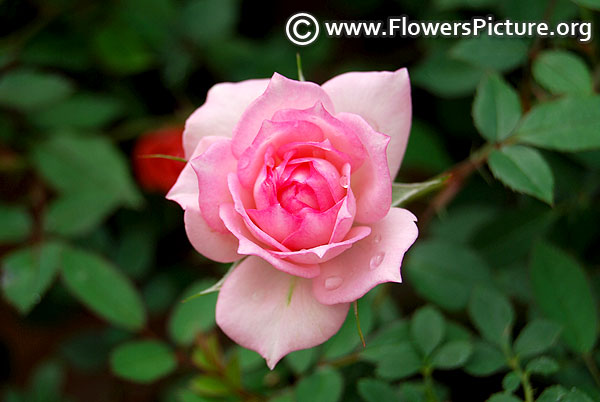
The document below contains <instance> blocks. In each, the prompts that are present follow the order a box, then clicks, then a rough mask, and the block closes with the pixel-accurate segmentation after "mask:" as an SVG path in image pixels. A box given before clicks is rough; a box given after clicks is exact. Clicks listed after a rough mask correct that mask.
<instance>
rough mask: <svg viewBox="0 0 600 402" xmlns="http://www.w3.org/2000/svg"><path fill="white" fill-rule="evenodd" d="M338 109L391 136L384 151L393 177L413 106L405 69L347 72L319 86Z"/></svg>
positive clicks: (404, 142)
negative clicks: (360, 117) (358, 117)
mask: <svg viewBox="0 0 600 402" xmlns="http://www.w3.org/2000/svg"><path fill="white" fill-rule="evenodd" d="M322 88H323V89H324V90H325V92H327V94H329V96H330V97H331V100H332V101H333V104H334V106H335V109H336V111H337V112H350V113H355V114H358V115H360V116H362V117H363V118H364V119H365V120H366V121H367V122H368V123H369V124H370V125H371V126H372V127H373V128H374V129H375V131H378V132H380V133H383V134H386V135H389V136H390V137H392V138H391V141H390V145H389V147H388V150H387V157H388V164H389V168H390V175H391V177H392V178H394V177H396V173H398V169H399V168H400V163H401V162H402V157H403V156H404V151H405V149H406V143H407V142H408V135H409V133H410V123H411V115H412V106H411V100H410V81H409V79H408V72H407V71H406V69H405V68H402V69H400V70H397V71H395V72H389V71H383V72H361V73H346V74H342V75H338V76H337V77H334V78H332V79H331V80H329V81H327V82H326V83H325V84H323V85H322Z"/></svg>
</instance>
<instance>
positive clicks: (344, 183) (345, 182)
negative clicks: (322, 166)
mask: <svg viewBox="0 0 600 402" xmlns="http://www.w3.org/2000/svg"><path fill="white" fill-rule="evenodd" d="M340 186H342V187H344V188H348V186H350V179H349V178H348V176H342V177H340Z"/></svg>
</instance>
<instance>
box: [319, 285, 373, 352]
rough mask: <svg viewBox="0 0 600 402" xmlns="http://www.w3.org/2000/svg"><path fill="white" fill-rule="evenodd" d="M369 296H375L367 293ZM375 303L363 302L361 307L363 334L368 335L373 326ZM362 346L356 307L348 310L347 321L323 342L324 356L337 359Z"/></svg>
mask: <svg viewBox="0 0 600 402" xmlns="http://www.w3.org/2000/svg"><path fill="white" fill-rule="evenodd" d="M366 297H367V298H370V297H373V296H372V295H367V296H366ZM373 318H374V317H373V305H372V303H368V302H365V303H362V304H361V308H360V324H361V329H362V332H363V334H364V335H365V336H366V335H368V334H369V332H370V331H371V328H373V323H374V320H373ZM359 345H360V347H361V348H362V343H361V339H360V336H359V334H358V333H357V327H356V317H355V316H354V309H352V308H351V309H350V311H348V316H347V317H346V321H344V324H342V328H340V330H339V331H338V332H337V333H336V334H335V335H334V336H333V337H331V338H330V339H329V340H328V341H327V342H325V343H324V344H323V356H322V357H323V358H325V359H328V360H331V359H337V358H340V357H342V356H345V355H347V354H348V353H350V352H352V351H353V350H355V349H356V348H357V347H359Z"/></svg>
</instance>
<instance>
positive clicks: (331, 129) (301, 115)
mask: <svg viewBox="0 0 600 402" xmlns="http://www.w3.org/2000/svg"><path fill="white" fill-rule="evenodd" d="M336 116H337V115H336ZM272 120H273V121H277V122H285V121H289V122H292V121H305V122H308V123H312V124H315V125H316V126H318V127H319V128H320V129H321V131H322V132H323V134H324V135H325V138H327V139H328V140H329V141H330V142H331V144H332V145H333V148H334V149H336V150H338V151H340V152H342V153H344V154H346V155H347V156H348V157H349V158H350V165H351V166H352V171H354V170H356V169H358V168H359V167H360V165H362V163H363V161H364V159H365V157H366V154H365V149H364V147H363V144H362V142H361V140H360V138H359V137H358V135H357V133H355V132H354V131H353V130H352V128H349V127H348V126H347V125H345V124H343V123H342V122H341V121H339V120H338V119H337V118H336V117H334V116H332V115H331V114H330V113H328V112H327V110H326V109H325V107H324V106H323V105H322V104H321V103H320V102H319V103H316V104H315V105H314V106H313V107H311V108H308V109H304V110H296V109H284V110H280V111H278V112H277V113H275V115H274V116H273V119H272Z"/></svg>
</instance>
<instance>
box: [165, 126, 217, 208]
mask: <svg viewBox="0 0 600 402" xmlns="http://www.w3.org/2000/svg"><path fill="white" fill-rule="evenodd" d="M220 139H221V137H215V136H208V137H203V138H202V139H201V140H200V142H199V143H198V145H197V146H196V149H195V150H194V152H193V153H192V156H191V157H190V159H189V160H188V162H187V163H186V164H185V167H184V168H183V170H182V171H181V173H180V174H179V178H178V179H177V182H175V184H174V185H173V187H171V190H170V191H169V193H168V194H167V199H168V200H172V201H175V202H176V203H178V204H179V205H180V206H181V208H183V209H187V208H198V177H197V176H196V172H194V169H193V168H192V164H191V163H190V161H191V160H192V159H193V158H196V157H198V156H199V155H201V154H202V153H203V152H204V151H206V150H207V149H208V147H209V146H211V145H212V144H214V143H215V142H217V141H219V140H220Z"/></svg>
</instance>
